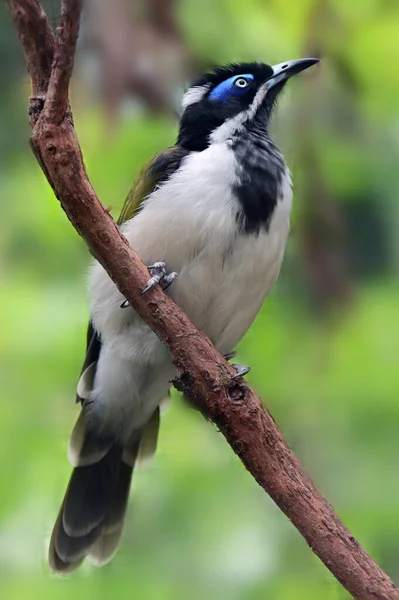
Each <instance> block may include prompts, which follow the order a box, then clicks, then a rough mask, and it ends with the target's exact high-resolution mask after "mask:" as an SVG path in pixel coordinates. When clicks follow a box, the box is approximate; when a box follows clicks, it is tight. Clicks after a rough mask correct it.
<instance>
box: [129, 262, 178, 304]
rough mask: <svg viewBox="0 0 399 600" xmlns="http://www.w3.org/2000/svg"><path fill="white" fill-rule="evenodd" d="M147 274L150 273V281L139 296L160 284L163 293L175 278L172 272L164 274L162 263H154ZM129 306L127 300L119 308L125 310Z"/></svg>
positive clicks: (175, 274)
mask: <svg viewBox="0 0 399 600" xmlns="http://www.w3.org/2000/svg"><path fill="white" fill-rule="evenodd" d="M147 268H148V270H149V272H150V273H151V277H150V279H149V280H148V281H147V285H146V287H145V288H144V289H143V290H142V291H141V292H140V294H139V295H140V296H143V294H146V293H147V292H148V291H149V290H151V289H152V288H153V287H155V286H156V285H158V283H160V284H161V285H162V289H163V290H164V291H165V290H167V289H168V287H169V286H170V285H171V284H172V283H173V281H174V280H175V278H176V277H177V273H175V272H174V271H173V272H172V273H167V272H166V265H165V263H164V262H161V261H159V262H155V263H154V264H153V265H150V266H149V267H147ZM128 306H130V304H129V302H128V301H127V300H124V301H123V302H122V304H121V305H120V307H121V308H127V307H128Z"/></svg>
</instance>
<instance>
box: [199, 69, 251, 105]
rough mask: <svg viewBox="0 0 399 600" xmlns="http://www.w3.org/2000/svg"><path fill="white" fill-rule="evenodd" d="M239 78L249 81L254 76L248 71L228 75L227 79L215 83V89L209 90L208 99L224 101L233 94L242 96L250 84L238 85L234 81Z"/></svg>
mask: <svg viewBox="0 0 399 600" xmlns="http://www.w3.org/2000/svg"><path fill="white" fill-rule="evenodd" d="M240 79H247V80H248V81H249V82H250V81H253V80H254V76H253V75H251V74H250V73H249V74H244V75H234V76H233V77H229V79H226V81H222V83H219V85H217V86H216V87H215V89H213V90H212V91H211V93H210V94H209V99H210V100H219V101H221V102H226V101H227V100H229V98H232V97H234V96H242V95H243V94H245V92H246V91H247V90H248V89H249V87H250V86H246V87H245V86H244V87H240V86H239V85H237V84H236V82H237V81H238V80H240Z"/></svg>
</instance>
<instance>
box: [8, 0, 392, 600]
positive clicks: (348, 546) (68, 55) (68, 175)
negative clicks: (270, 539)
mask: <svg viewBox="0 0 399 600" xmlns="http://www.w3.org/2000/svg"><path fill="white" fill-rule="evenodd" d="M6 2H7V4H8V6H9V9H10V12H11V16H12V18H13V20H14V23H15V26H16V28H17V30H18V33H19V37H20V40H21V44H22V46H23V49H24V52H25V57H26V62H27V67H28V71H29V73H30V75H31V78H32V94H33V96H32V98H31V109H32V102H34V99H35V96H36V95H44V94H46V92H47V96H46V99H45V102H44V106H43V105H42V106H41V107H40V110H39V111H38V112H36V113H34V117H32V116H31V124H32V127H33V134H32V139H31V143H32V147H33V149H34V152H35V154H36V157H37V158H38V160H39V162H40V164H41V166H42V168H43V170H44V172H45V175H46V177H47V179H48V181H49V183H50V185H51V186H52V188H53V190H54V192H55V195H56V196H57V198H58V199H59V201H60V203H61V206H62V208H63V209H64V211H65V212H66V214H67V216H68V218H69V219H70V221H71V222H72V224H73V226H74V227H75V229H76V230H77V231H78V232H79V234H80V235H81V236H82V237H83V239H84V240H85V241H86V243H87V245H88V246H89V248H90V251H91V252H92V254H93V255H94V256H95V257H96V258H97V259H98V260H99V262H100V263H101V264H102V265H103V266H104V268H105V269H106V270H107V272H108V274H109V276H110V277H111V278H112V279H113V281H114V282H115V283H116V285H117V286H118V288H119V289H120V291H121V292H122V294H123V296H124V297H125V298H126V299H127V300H128V301H129V303H130V304H131V306H132V307H133V308H134V309H135V310H136V311H137V312H138V313H139V314H140V316H141V317H142V318H143V319H144V320H145V321H146V323H147V324H148V325H149V326H150V327H151V328H152V329H153V331H155V333H156V334H157V335H158V337H159V338H160V339H161V340H162V341H163V342H164V343H165V344H166V345H167V346H168V348H169V350H170V352H171V355H172V358H173V362H174V364H175V366H176V371H177V377H178V388H179V389H180V390H181V391H183V392H184V394H185V395H186V396H187V397H188V398H189V399H190V400H191V401H192V402H193V404H194V405H195V406H197V407H198V408H199V409H200V410H201V412H202V413H203V414H204V415H205V416H206V417H207V418H209V419H210V420H211V421H213V423H215V424H216V425H217V427H218V428H219V429H220V431H221V432H222V433H223V435H224V436H225V438H226V439H227V441H228V443H229V444H230V446H231V447H232V449H233V450H234V452H236V453H237V454H238V456H239V457H240V458H241V460H242V462H243V463H244V465H245V466H246V468H247V469H248V471H249V472H250V473H251V474H252V475H253V477H254V478H255V479H256V481H257V482H258V483H259V485H260V486H262V487H263V488H264V490H265V491H266V492H267V493H268V494H269V495H270V496H271V498H272V499H273V500H274V502H275V503H276V504H277V505H278V506H279V507H280V509H281V510H282V511H283V512H284V513H285V514H286V515H287V517H288V518H289V519H290V520H291V521H292V523H293V524H294V525H295V527H296V528H297V529H298V530H299V531H300V533H301V534H302V535H303V537H304V538H305V539H306V541H307V543H308V544H309V546H310V547H311V549H312V550H313V551H314V552H315V553H316V554H317V555H318V556H319V557H320V559H321V560H322V561H323V562H324V564H325V565H326V566H327V567H328V569H330V571H331V572H332V573H333V574H334V575H335V577H336V578H337V579H338V581H340V582H341V584H342V585H343V586H344V587H345V588H346V589H347V590H348V591H349V592H350V593H351V594H352V595H353V597H354V598H359V599H362V600H398V599H399V591H398V589H397V588H396V587H395V585H394V584H393V582H392V581H391V580H390V579H389V577H388V576H387V575H386V574H385V573H384V572H383V571H382V570H381V569H380V568H379V567H378V566H377V564H376V563H375V562H374V561H373V560H372V558H371V557H370V556H369V555H368V554H367V553H366V552H365V551H364V550H363V548H362V547H361V546H360V545H359V543H358V542H357V541H356V540H355V538H354V537H353V536H352V535H351V534H350V532H349V531H348V530H347V529H346V528H345V527H344V525H343V524H342V523H341V522H340V520H339V519H338V517H337V515H336V514H335V513H334V511H333V509H332V507H331V506H330V505H329V504H328V502H327V501H326V500H325V498H324V497H323V496H322V495H321V494H320V492H319V491H318V490H317V489H316V488H315V486H314V484H313V482H312V481H311V480H310V478H309V477H308V476H307V475H306V473H305V472H304V470H303V468H302V466H301V465H300V463H299V461H298V460H297V458H296V457H295V455H294V454H293V452H292V451H291V450H290V448H289V447H288V445H287V443H286V442H285V440H284V439H283V437H282V435H281V433H280V431H279V429H278V427H277V426H276V424H275V422H274V420H273V418H272V417H271V415H270V414H269V412H268V411H267V410H266V408H265V407H264V406H263V404H262V403H261V401H260V400H259V398H257V396H256V395H255V394H254V392H253V391H252V390H251V389H250V388H249V387H248V385H247V384H246V383H245V381H244V380H243V379H242V378H237V377H235V371H234V370H233V368H232V367H231V366H230V365H229V364H228V363H226V361H225V360H224V359H223V357H222V356H220V354H219V353H218V352H217V351H216V350H215V349H214V348H213V347H212V345H211V343H210V341H209V340H208V339H207V338H206V337H205V336H204V335H203V334H202V333H201V332H200V331H199V330H198V329H197V328H196V327H195V326H194V325H193V323H192V322H191V321H190V320H189V319H188V317H187V316H186V315H185V314H184V313H183V312H182V311H181V310H180V308H179V307H178V306H176V305H175V304H174V303H173V301H172V300H171V299H170V298H169V297H168V296H166V294H164V293H163V292H162V290H161V289H160V288H159V287H157V288H155V289H153V290H152V291H151V292H149V293H148V295H146V296H139V292H140V290H141V289H143V287H144V286H145V284H146V282H147V279H148V271H147V269H146V267H145V266H144V264H143V263H142V261H141V260H140V259H139V257H138V256H137V255H136V253H135V252H134V251H133V250H132V248H131V247H130V246H129V244H128V243H127V240H126V239H125V238H124V237H123V236H121V234H120V233H119V230H118V228H117V226H116V225H115V223H114V221H113V220H112V218H111V217H110V215H109V214H108V213H107V211H106V210H105V209H104V208H103V206H102V205H101V203H100V202H99V200H98V198H97V196H96V194H95V192H94V190H93V188H92V186H91V184H90V181H89V179H88V177H87V174H86V170H85V167H84V164H83V158H82V154H81V151H80V146H79V142H78V139H77V137H76V134H75V130H74V128H73V122H72V119H71V113H70V110H69V103H68V84H69V80H70V75H71V72H72V66H73V58H74V51H75V45H76V39H77V35H78V30H79V18H80V10H81V1H79V0H64V1H63V2H62V16H61V21H60V27H59V28H58V31H57V41H56V44H55V50H54V38H53V36H52V33H51V28H50V25H49V23H48V22H47V20H46V17H45V15H44V12H43V10H42V8H41V6H40V3H39V2H38V1H37V0H6ZM53 51H54V62H53V63H52V57H53ZM50 64H53V67H52V72H51V75H50V68H49V65H50Z"/></svg>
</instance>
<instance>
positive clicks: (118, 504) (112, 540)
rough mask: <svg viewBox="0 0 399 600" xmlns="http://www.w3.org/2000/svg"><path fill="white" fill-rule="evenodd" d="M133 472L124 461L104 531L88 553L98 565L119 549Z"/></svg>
mask: <svg viewBox="0 0 399 600" xmlns="http://www.w3.org/2000/svg"><path fill="white" fill-rule="evenodd" d="M132 473H133V469H132V467H131V466H130V465H127V464H126V463H125V462H123V461H122V462H121V466H120V471H119V481H118V485H117V488H116V490H115V493H114V498H113V501H112V504H111V507H110V509H109V512H108V515H107V517H106V519H105V521H104V528H103V531H102V533H101V535H100V537H99V538H98V539H97V540H96V542H95V543H94V544H93V546H92V547H91V548H90V551H89V554H88V559H89V560H90V562H92V563H93V564H95V565H96V566H102V565H105V564H106V563H108V562H109V561H110V560H111V558H112V557H113V556H114V554H115V552H116V550H117V549H118V546H119V542H120V539H121V536H122V531H123V525H124V522H125V514H126V508H127V502H128V498H129V490H130V483H131V479H132Z"/></svg>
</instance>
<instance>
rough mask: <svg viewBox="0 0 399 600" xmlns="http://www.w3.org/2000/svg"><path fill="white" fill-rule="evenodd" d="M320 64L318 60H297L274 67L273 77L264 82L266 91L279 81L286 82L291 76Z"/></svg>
mask: <svg viewBox="0 0 399 600" xmlns="http://www.w3.org/2000/svg"><path fill="white" fill-rule="evenodd" d="M318 62H320V59H318V58H299V59H298V60H288V61H287V62H284V63H280V64H279V65H274V66H273V67H272V69H273V75H272V76H271V77H270V78H269V79H268V80H267V81H266V86H267V88H268V89H270V88H272V87H274V86H275V85H277V84H278V83H280V82H281V81H286V80H287V79H289V78H290V77H292V76H293V75H297V74H298V73H300V72H301V71H304V70H305V69H308V68H309V67H312V66H313V65H316V64H317V63H318Z"/></svg>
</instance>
